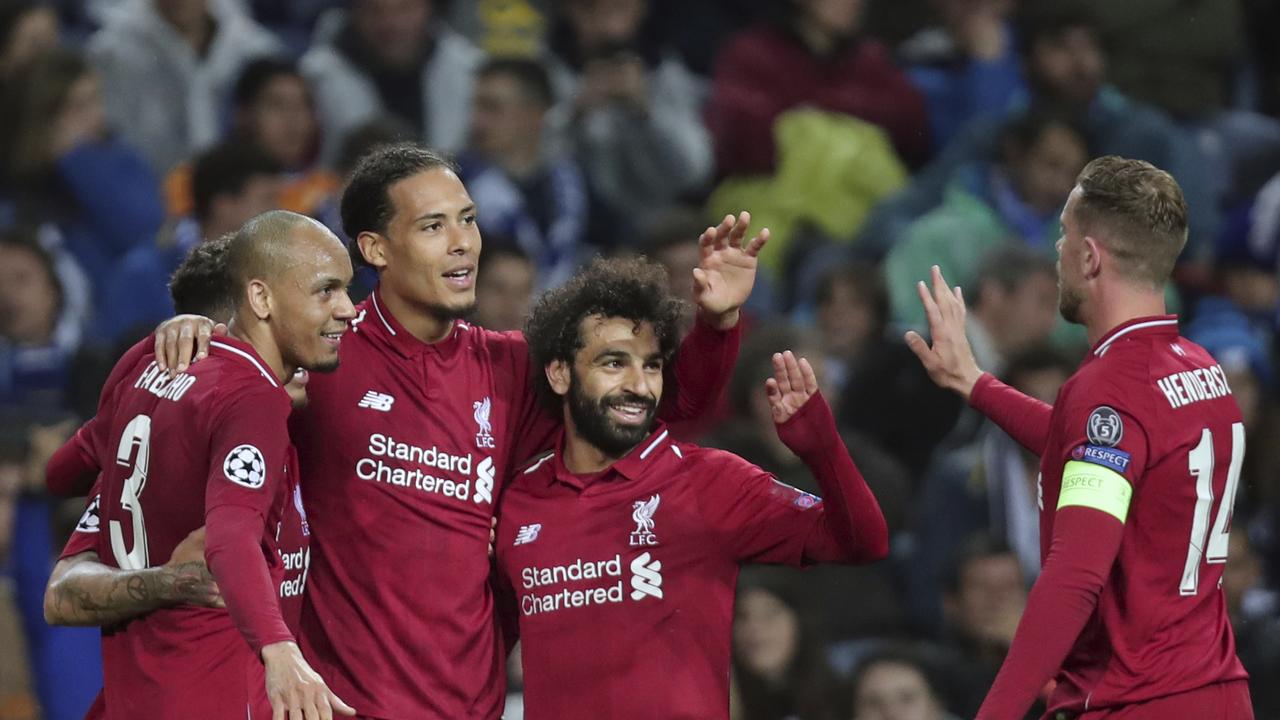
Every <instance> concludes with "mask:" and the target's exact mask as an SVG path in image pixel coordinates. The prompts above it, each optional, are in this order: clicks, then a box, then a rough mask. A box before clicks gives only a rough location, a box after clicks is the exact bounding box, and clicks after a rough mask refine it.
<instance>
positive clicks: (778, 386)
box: [764, 350, 818, 425]
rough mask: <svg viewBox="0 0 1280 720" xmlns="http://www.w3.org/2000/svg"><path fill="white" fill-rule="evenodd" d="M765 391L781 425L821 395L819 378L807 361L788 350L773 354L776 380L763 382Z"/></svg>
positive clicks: (775, 420) (770, 407)
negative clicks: (810, 399) (813, 398)
mask: <svg viewBox="0 0 1280 720" xmlns="http://www.w3.org/2000/svg"><path fill="white" fill-rule="evenodd" d="M764 388H765V392H766V393H767V394H768V396H769V409H770V410H772V411H773V422H774V423H776V424H778V425H781V424H782V423H784V422H786V421H788V420H790V419H791V418H792V416H794V415H795V414H796V413H798V412H800V408H802V407H804V404H805V403H807V402H809V398H811V397H813V396H814V395H816V394H817V393H818V378H817V376H816V375H814V373H813V367H812V366H811V365H809V361H808V360H806V359H804V358H797V357H796V355H795V353H793V352H791V351H790V350H788V351H786V352H781V353H774V354H773V377H771V378H769V379H768V380H765V381H764Z"/></svg>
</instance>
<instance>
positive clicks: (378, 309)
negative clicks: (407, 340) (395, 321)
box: [369, 293, 396, 335]
mask: <svg viewBox="0 0 1280 720" xmlns="http://www.w3.org/2000/svg"><path fill="white" fill-rule="evenodd" d="M369 298H370V299H371V300H373V310H374V312H376V313H378V319H379V320H381V321H382V326H383V327H385V328H386V329H387V332H389V333H391V334H392V335H395V334H396V329H395V328H393V327H391V323H389V322H387V316H386V315H383V314H382V308H381V307H379V306H378V293H371V294H370V295H369Z"/></svg>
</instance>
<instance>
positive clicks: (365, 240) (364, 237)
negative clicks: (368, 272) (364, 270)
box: [356, 230, 387, 270]
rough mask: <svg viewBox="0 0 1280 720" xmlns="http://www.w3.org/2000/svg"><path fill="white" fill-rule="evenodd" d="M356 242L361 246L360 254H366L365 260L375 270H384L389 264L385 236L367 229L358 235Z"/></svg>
mask: <svg viewBox="0 0 1280 720" xmlns="http://www.w3.org/2000/svg"><path fill="white" fill-rule="evenodd" d="M356 244H357V245H359V246H360V254H361V255H363V256H364V261H365V262H367V263H369V264H370V265H372V266H373V268H374V269H375V270H382V269H383V268H385V267H386V266H387V257H386V251H387V239H386V238H385V237H383V236H382V235H379V234H378V233H376V232H370V231H368V230H366V231H364V232H362V233H360V234H359V235H357V236H356Z"/></svg>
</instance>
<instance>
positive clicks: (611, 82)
mask: <svg viewBox="0 0 1280 720" xmlns="http://www.w3.org/2000/svg"><path fill="white" fill-rule="evenodd" d="M649 9H650V7H649V0H565V2H563V3H558V4H557V16H556V20H555V24H554V25H553V29H552V34H551V37H550V54H549V56H548V67H549V68H550V70H551V79H552V87H554V88H555V92H556V98H557V101H558V104H557V106H556V108H555V110H554V111H553V113H552V116H551V118H550V120H549V122H550V126H551V132H552V137H553V139H554V140H555V141H556V142H560V143H564V144H565V146H566V147H568V148H570V150H571V152H572V153H573V155H574V157H575V158H576V159H577V161H578V163H579V164H580V165H581V166H582V168H583V169H584V171H585V173H586V176H587V182H588V185H589V187H590V189H591V192H592V194H593V197H594V198H597V199H598V200H599V202H600V203H601V204H603V205H604V207H605V209H606V210H607V212H609V213H611V215H610V218H608V220H607V221H602V224H603V227H605V228H607V233H608V239H609V240H610V242H611V243H612V244H623V245H625V244H630V243H634V242H636V241H637V239H638V235H637V232H636V222H635V218H643V217H651V216H653V215H655V214H657V213H658V212H660V211H661V210H663V209H665V208H667V207H669V206H671V205H673V204H675V203H676V202H677V201H678V200H679V199H680V198H682V197H683V196H685V195H688V194H691V193H696V192H697V191H699V190H702V189H704V188H705V186H706V184H707V181H708V180H710V179H711V170H712V154H711V139H710V136H709V135H708V134H707V130H706V128H705V127H703V124H702V115H701V105H702V95H701V91H700V86H699V82H698V80H697V78H696V77H695V76H694V75H693V74H692V73H691V72H690V71H689V70H688V68H686V67H685V66H684V64H683V63H682V62H681V61H680V60H679V58H678V57H677V56H676V55H675V54H674V53H671V52H668V51H667V49H666V48H665V47H663V46H662V45H659V44H655V43H652V42H647V40H648V38H646V37H645V36H644V35H643V30H644V23H645V19H646V17H647V14H648V12H649Z"/></svg>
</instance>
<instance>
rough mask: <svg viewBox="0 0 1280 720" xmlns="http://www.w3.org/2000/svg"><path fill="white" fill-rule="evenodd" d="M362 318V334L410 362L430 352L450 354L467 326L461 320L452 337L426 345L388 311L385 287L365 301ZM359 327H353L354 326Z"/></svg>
mask: <svg viewBox="0 0 1280 720" xmlns="http://www.w3.org/2000/svg"><path fill="white" fill-rule="evenodd" d="M362 315H363V317H357V323H358V325H359V330H360V331H363V332H367V333H369V334H370V335H373V336H375V337H377V338H380V339H381V340H382V341H383V342H384V343H386V344H387V345H390V346H391V348H392V349H394V350H395V351H396V352H397V353H399V354H400V355H403V356H404V357H406V358H409V357H414V356H415V355H418V354H420V353H423V352H427V351H430V350H435V351H437V352H445V351H447V350H449V349H450V348H452V347H453V346H454V345H455V344H456V343H457V341H458V336H459V335H460V333H459V332H458V328H459V326H460V325H464V323H463V322H462V321H461V320H455V321H454V322H453V327H452V328H450V329H449V334H448V336H446V337H445V338H444V339H443V340H441V341H439V342H436V343H425V342H422V341H421V340H419V339H418V338H416V337H414V336H413V334H412V333H410V332H409V331H408V330H406V329H405V327H404V326H403V325H401V324H400V321H399V320H397V319H396V317H395V316H394V315H392V314H391V309H390V308H388V307H387V302H386V300H383V299H382V288H381V286H378V287H375V288H374V289H373V292H372V293H369V299H368V300H366V301H365V305H364V308H363V313H362ZM357 323H353V325H354V324H357Z"/></svg>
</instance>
